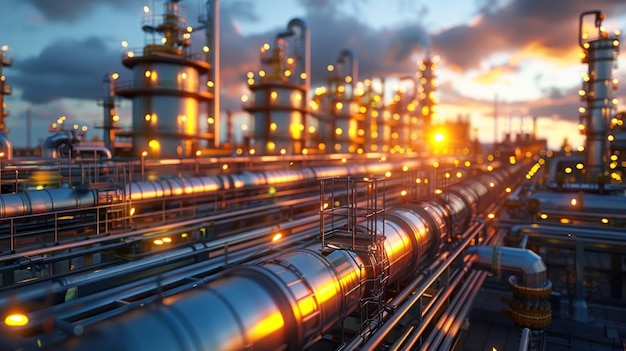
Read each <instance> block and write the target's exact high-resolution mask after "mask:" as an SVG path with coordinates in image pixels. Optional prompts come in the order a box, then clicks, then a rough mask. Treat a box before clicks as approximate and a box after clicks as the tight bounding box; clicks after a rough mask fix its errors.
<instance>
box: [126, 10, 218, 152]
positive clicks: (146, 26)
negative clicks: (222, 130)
mask: <svg viewBox="0 0 626 351" xmlns="http://www.w3.org/2000/svg"><path fill="white" fill-rule="evenodd" d="M144 10H145V12H146V16H145V18H144V21H143V25H142V29H143V31H144V32H146V33H148V34H151V36H152V38H153V40H152V41H151V42H149V43H147V44H146V45H145V46H144V47H143V49H142V50H141V49H140V50H125V52H124V55H123V58H122V63H123V64H124V65H125V66H126V67H129V68H130V69H131V70H132V80H130V81H120V82H118V83H117V84H116V86H115V91H116V93H117V94H118V95H120V96H124V97H128V98H131V99H132V100H133V117H132V121H133V127H132V132H131V133H122V132H120V133H118V135H120V136H122V135H125V136H131V137H132V138H133V153H134V154H135V155H141V154H142V153H143V152H147V153H148V154H149V155H150V156H153V157H188V156H192V155H195V152H196V150H197V149H199V147H200V145H199V144H200V141H201V140H212V139H214V135H212V133H206V134H202V133H201V132H200V127H199V123H200V121H199V117H200V113H201V106H202V104H203V103H207V102H209V101H210V100H212V99H213V94H212V93H211V92H209V91H208V86H209V85H210V86H212V85H213V84H214V83H212V82H211V81H207V82H206V83H205V81H206V78H205V79H202V76H203V75H207V74H208V72H209V70H210V65H209V63H207V62H206V61H203V60H202V58H203V55H202V54H192V53H191V52H190V45H191V32H192V31H193V28H192V27H191V26H188V25H187V22H186V19H185V18H184V17H182V16H180V15H179V10H180V9H179V0H167V1H166V2H165V12H164V14H163V15H161V16H160V18H158V17H155V16H153V15H150V12H149V9H147V7H146V8H144ZM154 39H157V40H154ZM203 50H204V51H205V52H207V51H208V50H209V48H208V47H206V46H205V47H204V48H203ZM213 118H214V119H217V118H218V116H213ZM209 119H211V118H209ZM212 121H213V122H214V123H215V120H212ZM208 122H209V123H210V122H211V120H210V121H208ZM216 133H217V132H216Z"/></svg>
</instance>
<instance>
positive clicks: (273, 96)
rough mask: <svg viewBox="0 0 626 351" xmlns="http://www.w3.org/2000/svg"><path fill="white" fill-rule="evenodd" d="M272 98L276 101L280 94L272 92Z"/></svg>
mask: <svg viewBox="0 0 626 351" xmlns="http://www.w3.org/2000/svg"><path fill="white" fill-rule="evenodd" d="M270 97H271V98H272V100H275V99H276V98H277V97H278V93H277V92H275V91H272V92H271V93H270Z"/></svg>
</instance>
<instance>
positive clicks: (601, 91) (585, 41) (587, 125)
mask: <svg viewBox="0 0 626 351" xmlns="http://www.w3.org/2000/svg"><path fill="white" fill-rule="evenodd" d="M587 15H594V16H595V22H594V24H595V27H596V28H597V29H598V35H597V37H594V38H590V37H589V33H587V32H583V20H584V18H585V16H587ZM603 19H604V14H603V13H602V12H601V11H598V10H594V11H587V12H583V13H582V14H581V15H580V21H579V24H580V33H579V44H580V46H581V47H582V49H583V53H582V55H581V57H582V61H583V63H587V64H588V65H589V68H588V73H587V74H586V75H585V76H584V82H583V87H582V89H581V90H580V96H581V99H582V100H583V101H585V102H586V103H587V106H586V108H581V109H580V112H581V131H583V132H584V133H585V134H586V136H587V140H586V143H585V152H586V166H585V167H586V169H587V181H588V182H593V183H596V182H605V181H606V172H607V164H608V159H609V150H610V148H609V146H608V142H609V124H610V121H611V118H612V115H613V111H614V109H615V106H614V105H615V104H616V103H617V100H615V99H613V89H616V88H617V81H614V80H613V77H612V75H613V65H614V62H615V60H616V59H617V54H618V52H619V40H618V38H617V37H616V36H610V35H609V34H608V33H607V32H606V30H605V28H604V27H603V26H602V20H603Z"/></svg>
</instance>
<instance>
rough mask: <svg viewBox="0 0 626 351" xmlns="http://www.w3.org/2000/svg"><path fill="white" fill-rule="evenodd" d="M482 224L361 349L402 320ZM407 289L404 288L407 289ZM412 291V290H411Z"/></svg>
mask: <svg viewBox="0 0 626 351" xmlns="http://www.w3.org/2000/svg"><path fill="white" fill-rule="evenodd" d="M482 226H483V224H478V223H475V224H473V226H472V227H471V228H470V231H472V232H474V235H470V236H468V237H467V238H466V239H465V240H464V241H463V242H462V243H461V245H459V247H458V248H457V249H456V250H455V251H454V252H453V253H452V254H451V255H450V257H448V259H446V261H445V263H444V264H442V265H441V266H439V267H438V268H437V270H435V271H433V272H431V274H430V275H429V276H428V279H427V280H426V281H425V282H423V283H421V284H420V285H419V289H418V290H417V291H415V293H414V294H413V295H411V297H410V298H409V299H408V300H407V301H406V302H405V303H403V304H402V306H401V308H400V309H398V310H397V311H395V312H394V314H393V315H392V316H391V317H390V318H389V320H387V321H385V323H384V324H383V325H382V326H381V327H380V329H379V330H377V332H376V333H375V334H373V335H371V337H370V338H369V339H368V340H367V342H366V343H365V344H364V345H363V346H362V349H365V350H370V349H373V348H375V347H376V345H379V344H380V343H381V342H382V341H383V339H384V338H385V337H386V336H387V335H388V334H389V333H390V332H391V330H392V329H393V328H394V327H395V326H396V325H397V324H398V323H399V322H400V321H401V320H402V318H403V317H404V316H405V315H406V314H407V313H408V312H409V311H410V309H411V308H412V307H413V306H414V305H415V304H416V303H418V302H419V301H420V298H421V297H422V295H423V294H424V293H425V292H426V290H427V289H428V287H429V286H431V285H432V284H434V283H435V282H436V281H437V280H438V279H439V278H440V277H441V275H442V274H443V273H444V272H445V271H446V269H448V267H449V266H450V264H452V262H454V260H456V258H457V257H459V255H461V253H462V252H463V251H464V250H465V248H466V247H467V246H468V245H469V244H470V243H471V242H472V240H474V237H475V236H476V235H477V233H478V232H480V229H481V228H482ZM407 290H408V289H405V291H407ZM411 291H413V290H411ZM364 338H365V336H363V337H362V338H356V341H354V342H352V343H350V344H349V345H348V346H347V347H346V348H345V350H353V349H355V348H356V347H358V344H359V343H360V340H363V339H364Z"/></svg>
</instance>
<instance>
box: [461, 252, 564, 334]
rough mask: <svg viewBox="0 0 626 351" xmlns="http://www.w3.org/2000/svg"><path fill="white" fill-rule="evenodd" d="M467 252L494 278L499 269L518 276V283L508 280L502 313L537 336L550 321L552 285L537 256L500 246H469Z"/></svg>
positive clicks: (514, 280)
mask: <svg viewBox="0 0 626 351" xmlns="http://www.w3.org/2000/svg"><path fill="white" fill-rule="evenodd" d="M468 253H474V254H476V255H477V260H476V261H475V263H476V265H477V266H479V267H481V268H484V269H488V270H490V271H492V272H493V273H494V274H495V275H497V276H499V275H500V272H501V271H503V270H504V271H508V272H511V273H513V274H521V276H522V281H521V282H518V280H517V277H516V276H515V275H512V276H510V277H509V286H510V288H511V291H512V292H513V299H511V300H509V309H508V310H507V311H506V312H507V314H508V315H509V317H511V319H512V320H513V322H514V323H515V324H516V325H517V326H519V327H522V328H525V327H526V328H530V329H532V330H534V331H537V332H538V333H537V334H536V336H537V337H539V336H540V335H541V331H542V330H543V329H545V328H546V327H548V326H549V325H550V321H551V320H552V310H551V306H550V302H549V300H548V299H549V297H550V294H551V292H552V282H550V280H548V279H547V278H546V266H545V264H544V263H543V261H542V259H541V257H540V256H539V255H537V254H536V253H534V252H532V251H530V250H527V249H521V248H517V247H502V246H500V245H495V246H491V247H487V246H473V247H471V248H469V249H468Z"/></svg>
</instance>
